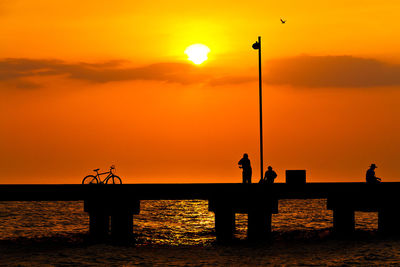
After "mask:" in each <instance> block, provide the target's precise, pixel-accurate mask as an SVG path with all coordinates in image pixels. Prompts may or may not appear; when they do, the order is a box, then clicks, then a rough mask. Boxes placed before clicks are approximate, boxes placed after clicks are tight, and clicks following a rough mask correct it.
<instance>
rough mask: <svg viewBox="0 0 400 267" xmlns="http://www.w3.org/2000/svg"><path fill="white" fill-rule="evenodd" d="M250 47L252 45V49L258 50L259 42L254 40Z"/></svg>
mask: <svg viewBox="0 0 400 267" xmlns="http://www.w3.org/2000/svg"><path fill="white" fill-rule="evenodd" d="M252 47H253V49H255V50H258V49H260V43H259V42H255V43H254V44H253V45H252Z"/></svg>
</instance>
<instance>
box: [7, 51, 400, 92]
mask: <svg viewBox="0 0 400 267" xmlns="http://www.w3.org/2000/svg"><path fill="white" fill-rule="evenodd" d="M265 63H266V64H264V74H263V75H264V76H263V78H264V82H265V83H267V84H270V85H290V86H293V87H305V88H313V87H315V88H316V87H338V88H339V87H343V88H359V87H378V86H400V65H396V64H389V63H385V62H382V61H379V60H376V59H365V58H357V57H352V56H299V57H292V58H281V59H275V60H270V61H267V62H265ZM224 72H226V71H224V70H215V69H213V70H211V69H208V68H198V67H196V66H194V65H192V64H189V63H182V62H164V63H155V64H151V65H146V66H142V67H132V63H131V62H127V61H120V60H114V61H108V62H103V63H85V62H78V63H70V62H65V61H61V60H51V59H50V60H42V59H27V58H8V59H2V60H0V82H2V83H5V84H12V85H14V86H15V87H17V88H24V89H26V88H37V87H40V86H41V84H39V82H37V81H36V80H37V79H34V78H35V77H45V76H61V77H64V78H67V79H72V80H78V81H84V82H88V83H107V82H118V81H133V80H147V81H163V82H170V83H179V84H196V83H201V84H206V85H210V86H228V85H237V84H246V83H249V82H256V81H257V75H251V74H249V75H246V73H244V74H238V75H235V74H233V75H229V76H224V75H223V74H222V73H224ZM219 73H221V74H219ZM32 78H33V79H32Z"/></svg>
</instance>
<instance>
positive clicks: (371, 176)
mask: <svg viewBox="0 0 400 267" xmlns="http://www.w3.org/2000/svg"><path fill="white" fill-rule="evenodd" d="M376 168H378V167H377V166H376V165H375V164H374V163H372V164H371V166H369V169H368V170H367V175H366V179H367V184H378V183H380V182H381V178H378V177H376V176H375V169H376Z"/></svg>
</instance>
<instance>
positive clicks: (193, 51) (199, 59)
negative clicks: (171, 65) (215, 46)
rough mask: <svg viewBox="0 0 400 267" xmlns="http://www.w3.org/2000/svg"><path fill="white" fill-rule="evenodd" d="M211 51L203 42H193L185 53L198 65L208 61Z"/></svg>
mask: <svg viewBox="0 0 400 267" xmlns="http://www.w3.org/2000/svg"><path fill="white" fill-rule="evenodd" d="M209 52H210V48H208V47H207V46H205V45H203V44H193V45H191V46H189V47H188V48H186V50H185V54H186V55H188V60H190V61H192V62H193V63H194V64H196V65H199V64H201V63H203V62H204V61H206V60H207V59H208V57H207V54H208V53H209Z"/></svg>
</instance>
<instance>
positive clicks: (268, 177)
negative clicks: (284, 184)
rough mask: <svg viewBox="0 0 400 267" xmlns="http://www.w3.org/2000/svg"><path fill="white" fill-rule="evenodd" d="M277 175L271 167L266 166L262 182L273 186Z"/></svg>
mask: <svg viewBox="0 0 400 267" xmlns="http://www.w3.org/2000/svg"><path fill="white" fill-rule="evenodd" d="M277 176H278V175H277V174H276V172H275V171H274V170H273V169H272V167H271V166H268V170H267V171H266V172H265V176H264V182H265V183H267V184H273V183H274V181H275V178H276V177H277Z"/></svg>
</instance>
